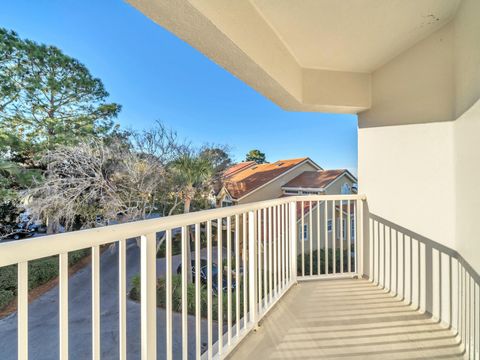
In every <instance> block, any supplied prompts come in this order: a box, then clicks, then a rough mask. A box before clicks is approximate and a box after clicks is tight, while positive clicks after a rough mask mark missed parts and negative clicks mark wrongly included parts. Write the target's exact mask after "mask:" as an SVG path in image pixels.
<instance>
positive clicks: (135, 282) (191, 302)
mask: <svg viewBox="0 0 480 360" xmlns="http://www.w3.org/2000/svg"><path fill="white" fill-rule="evenodd" d="M239 286H240V288H239V291H240V317H242V316H243V285H242V283H241V282H240V283H239ZM129 296H130V298H131V299H132V300H135V301H140V276H139V275H137V276H135V277H133V279H132V288H131V290H130V292H129ZM166 298H167V290H166V281H165V278H159V279H157V306H158V307H162V308H165V307H166ZM207 298H208V291H207V287H206V286H205V285H204V284H202V286H201V288H200V308H201V316H202V317H207V315H208V314H207V311H208V307H207ZM212 298H213V301H212V318H213V320H217V319H218V297H217V294H213V297H212ZM231 299H232V316H233V319H234V321H235V314H236V290H232V292H231ZM227 301H228V299H227V292H226V291H224V292H223V296H222V302H223V321H227V304H228V302H227ZM172 309H173V311H175V312H181V311H182V277H181V275H180V274H178V275H173V276H172ZM187 312H188V314H190V315H195V284H194V283H192V284H188V285H187Z"/></svg>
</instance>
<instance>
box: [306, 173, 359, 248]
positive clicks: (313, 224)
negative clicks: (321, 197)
mask: <svg viewBox="0 0 480 360" xmlns="http://www.w3.org/2000/svg"><path fill="white" fill-rule="evenodd" d="M345 183H348V184H349V185H350V187H351V186H352V185H353V184H354V182H353V181H352V180H351V179H350V178H349V177H347V176H345V175H342V177H340V178H339V179H338V180H337V181H335V182H334V183H332V184H331V186H329V187H328V188H327V189H326V191H325V195H335V194H340V193H341V187H342V185H343V184H345ZM354 203H355V202H354V201H351V202H350V206H351V207H353V206H354ZM336 204H337V205H339V202H338V201H337V202H336ZM345 204H346V203H345ZM297 206H300V204H298V205H297ZM319 210H320V214H319V213H318V211H319ZM332 213H333V212H332V203H331V202H329V203H328V209H327V219H328V220H331V219H332ZM319 215H320V218H319V217H318V216H319ZM344 215H345V214H344ZM344 218H345V216H344ZM303 221H304V225H305V224H307V227H308V238H307V239H304V240H303V241H304V247H305V253H309V252H310V242H312V249H313V250H316V249H317V248H318V243H319V242H318V239H319V235H320V248H324V247H325V227H326V224H325V204H324V203H323V202H320V206H319V207H315V208H314V209H313V211H311V219H310V212H308V213H307V214H305V216H304V218H303ZM318 224H320V227H319V226H318ZM335 224H336V229H335V230H336V247H337V248H340V233H339V232H338V229H337V227H338V225H339V224H340V213H339V212H338V211H337V213H336V222H335ZM301 228H302V226H301V220H299V221H298V234H297V251H298V253H299V254H300V253H301V252H300V251H301V249H302V233H301ZM310 230H311V234H312V236H310ZM319 230H320V233H319ZM328 239H329V247H332V246H333V245H332V239H333V238H332V232H328ZM344 248H345V249H347V242H346V239H344Z"/></svg>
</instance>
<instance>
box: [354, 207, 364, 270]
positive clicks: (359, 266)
mask: <svg viewBox="0 0 480 360" xmlns="http://www.w3.org/2000/svg"><path fill="white" fill-rule="evenodd" d="M355 223H356V224H357V229H356V230H357V237H358V239H357V246H358V249H355V252H356V253H357V254H356V256H357V269H355V271H356V272H357V275H358V277H359V278H360V279H361V278H362V277H363V250H364V247H365V244H364V243H363V199H357V219H356V220H355Z"/></svg>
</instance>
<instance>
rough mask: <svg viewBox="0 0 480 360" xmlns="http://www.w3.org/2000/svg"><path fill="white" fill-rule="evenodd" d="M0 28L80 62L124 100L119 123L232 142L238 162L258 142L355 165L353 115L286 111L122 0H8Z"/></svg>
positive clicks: (274, 153)
mask: <svg viewBox="0 0 480 360" xmlns="http://www.w3.org/2000/svg"><path fill="white" fill-rule="evenodd" d="M0 26H2V27H5V28H8V29H13V30H15V31H17V32H18V33H19V35H20V36H21V37H23V38H29V39H32V40H35V41H37V42H42V43H46V44H51V45H55V46H57V47H59V48H61V49H62V50H63V51H64V52H65V53H66V54H68V55H70V56H73V57H75V58H77V59H78V60H80V61H81V62H82V63H84V64H85V65H86V66H87V67H88V68H89V69H90V71H91V72H92V74H93V75H94V76H96V77H99V78H100V79H102V81H103V82H104V84H105V87H106V89H107V90H108V91H109V93H110V98H111V101H114V102H117V103H120V104H122V106H123V110H122V112H121V114H120V116H119V118H118V122H119V123H120V124H121V125H122V126H124V127H132V128H136V129H142V128H148V127H149V126H151V124H152V122H153V121H155V120H160V121H162V122H164V123H165V124H166V125H168V126H169V127H171V128H173V129H175V130H177V132H178V133H179V135H180V136H181V137H182V138H186V139H189V140H191V141H192V142H193V143H194V144H198V145H201V144H204V143H216V144H226V145H229V146H230V148H231V150H232V155H233V157H234V159H235V160H237V161H241V160H243V158H244V155H245V153H246V152H247V151H248V150H250V149H252V148H258V149H260V150H262V151H263V152H265V153H266V155H267V160H269V161H275V160H278V159H282V158H283V159H285V158H294V157H303V156H309V157H311V158H312V159H313V160H315V161H316V162H317V163H318V164H319V165H321V166H322V167H324V168H340V167H342V168H348V169H350V170H352V171H353V172H354V173H355V174H356V172H357V171H356V168H357V118H356V116H353V115H338V114H337V115H335V114H320V113H296V112H287V111H284V110H282V109H281V108H280V107H278V106H277V105H275V104H274V103H272V102H271V101H270V100H268V99H267V98H265V97H264V96H263V95H261V94H259V93H257V92H256V91H255V90H253V89H252V88H250V87H249V86H247V85H245V84H244V83H243V82H242V81H240V80H238V79H237V78H235V77H234V76H233V75H231V74H230V73H228V72H227V71H225V70H224V69H222V68H221V67H219V66H218V65H216V64H215V63H213V62H212V61H210V60H209V59H208V58H206V57H205V56H203V55H202V54H201V53H199V52H198V51H197V50H195V49H194V48H192V47H190V46H189V45H188V44H186V43H185V42H183V41H182V40H180V39H178V38H176V37H175V36H174V35H172V34H170V33H169V32H167V31H166V30H164V29H163V28H161V27H160V26H158V25H156V24H154V23H153V22H152V21H150V20H149V19H148V18H146V17H145V16H144V15H143V14H141V13H140V12H138V11H137V10H136V9H134V8H133V7H131V6H130V5H129V4H127V3H125V2H123V1H121V0H82V1H78V0H75V1H74V0H7V1H3V2H2V9H1V11H0Z"/></svg>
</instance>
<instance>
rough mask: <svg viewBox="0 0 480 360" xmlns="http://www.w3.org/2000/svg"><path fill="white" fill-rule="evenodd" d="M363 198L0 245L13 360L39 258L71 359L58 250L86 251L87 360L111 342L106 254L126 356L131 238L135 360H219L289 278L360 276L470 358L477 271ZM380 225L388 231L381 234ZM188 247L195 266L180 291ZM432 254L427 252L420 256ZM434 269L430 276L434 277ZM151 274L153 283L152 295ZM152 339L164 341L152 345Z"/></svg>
mask: <svg viewBox="0 0 480 360" xmlns="http://www.w3.org/2000/svg"><path fill="white" fill-rule="evenodd" d="M365 200H366V198H365V196H363V195H335V196H316V195H312V196H296V197H285V198H280V199H275V200H271V201H263V202H257V203H251V204H246V205H239V206H234V207H228V208H221V209H213V210H206V211H200V212H194V213H190V214H184V215H175V216H170V217H165V218H160V219H152V220H145V221H139V222H133V223H126V224H120V225H113V226H108V227H103V228H97V229H90V230H84V231H77V232H71V233H64V234H58V235H51V236H45V237H40V238H33V239H28V240H21V241H15V242H10V243H4V244H1V245H0V267H3V266H8V265H17V269H18V291H17V293H18V296H17V323H18V325H17V329H18V330H17V332H18V333H17V343H18V345H17V349H18V354H17V356H18V359H28V357H29V356H28V355H29V354H28V350H29V313H28V311H29V302H28V268H29V267H28V266H29V262H31V261H33V260H36V259H40V258H44V257H51V256H58V259H59V262H58V264H59V279H58V288H59V291H58V319H59V320H58V321H59V332H58V337H59V338H58V347H59V355H60V358H61V359H68V358H69V355H70V357H71V358H76V357H75V349H70V350H69V339H70V338H71V337H72V336H75V335H76V334H72V333H71V331H70V325H71V324H70V322H69V314H71V313H72V312H75V311H76V309H75V308H69V301H68V299H69V266H68V254H69V253H70V252H72V251H76V250H80V249H85V248H91V274H92V275H91V284H85V286H87V287H89V288H90V291H91V311H90V316H91V344H92V345H91V348H92V358H93V359H100V357H101V344H102V341H114V340H113V339H111V338H102V337H101V331H100V330H101V321H102V316H101V311H100V309H101V306H100V305H101V301H102V296H101V294H102V291H101V290H102V289H101V280H100V279H101V269H100V262H101V257H102V256H104V255H103V254H104V253H103V252H102V250H103V249H104V248H106V246H107V245H109V246H112V245H114V246H115V249H116V250H117V251H118V269H117V273H118V278H117V279H118V280H117V281H118V288H117V289H118V290H117V291H118V293H117V294H116V295H115V296H117V297H118V328H117V329H110V330H111V331H115V332H118V344H117V345H116V347H117V349H118V356H117V355H115V358H117V357H118V358H120V359H122V360H125V359H127V353H128V347H129V346H131V345H130V341H129V340H130V339H129V338H127V330H128V329H129V327H130V325H131V324H130V323H129V322H128V321H127V302H128V301H129V300H128V295H127V293H128V290H129V286H130V281H131V279H130V278H129V277H128V276H129V275H128V274H127V270H126V269H127V241H133V240H132V239H136V240H137V242H138V244H139V247H140V260H139V262H140V266H139V273H140V289H141V290H140V319H139V321H140V333H141V334H140V339H141V340H140V346H139V348H140V349H141V358H142V359H157V358H166V359H173V358H179V357H182V358H184V359H187V358H193V357H195V358H197V359H200V358H205V359H213V358H224V357H226V356H227V355H228V354H229V353H231V351H232V350H233V349H234V348H235V347H236V346H238V345H239V343H240V341H241V340H242V339H243V338H244V337H245V336H246V335H247V334H249V333H250V332H251V331H252V330H254V329H255V328H256V327H257V326H258V323H259V321H260V320H261V319H262V318H263V317H264V316H265V315H266V314H267V313H268V312H269V311H270V310H271V309H272V308H273V307H274V306H275V304H276V303H277V302H278V301H279V299H281V298H282V296H283V295H284V294H285V293H286V292H287V291H288V290H289V289H290V287H291V286H292V285H293V284H295V283H297V282H298V281H304V280H321V279H325V278H340V277H356V276H358V277H361V276H364V275H367V276H369V278H370V280H371V281H373V282H375V283H378V285H380V286H382V287H385V288H387V289H388V290H390V291H391V292H395V294H398V295H399V296H400V297H401V298H402V299H403V300H406V301H409V302H410V303H416V302H418V304H420V305H419V309H421V310H424V311H427V312H431V313H432V314H433V315H434V316H437V317H438V319H439V321H443V322H445V323H446V324H448V325H449V326H451V327H452V328H453V329H457V330H458V336H459V338H460V340H461V342H462V344H464V345H465V352H466V354H468V356H469V358H471V359H475V358H478V351H479V341H478V338H479V325H480V324H479V313H480V311H479V303H480V301H479V296H480V294H479V279H478V275H477V274H476V273H475V272H474V271H473V270H472V269H471V268H470V267H469V266H468V264H466V262H465V261H463V259H462V258H461V257H460V256H459V255H458V254H457V253H455V252H453V251H451V250H449V249H447V248H445V247H442V246H440V245H438V244H436V243H434V242H432V241H430V240H428V241H427V240H426V239H424V238H421V237H419V236H414V235H415V234H412V233H408V231H407V230H406V229H403V228H400V227H395V226H394V224H391V223H388V222H386V221H385V220H383V219H381V218H379V217H377V216H375V215H369V214H366V213H365V217H364V211H365V212H366V210H364V209H366V206H365V204H364V203H365ZM380 227H381V229H383V230H382V231H383V233H381V231H380V230H379V229H380ZM385 229H390V230H388V231H390V233H389V234H390V235H389V236H388V237H387V236H385V234H386V232H385V231H387V230H385ZM391 229H395V230H394V231H395V234H396V237H392V235H391V234H392V231H393V230H391ZM364 234H367V235H368V236H364ZM398 234H403V237H401V238H400V237H399V235H398ZM162 240H164V241H165V246H166V249H165V262H164V263H162V265H161V266H164V268H163V270H162V271H161V272H162V274H163V275H161V276H160V275H159V274H158V261H157V250H158V249H157V244H158V242H159V241H162ZM188 241H191V243H192V244H193V247H192V249H191V250H192V264H193V265H194V268H195V269H196V270H197V271H195V276H193V285H190V287H189V284H188V283H189V281H188V278H189V276H188V275H189V274H188V271H189V267H188V266H187V264H188V263H189V256H188V252H187V249H188V244H189V243H188ZM175 242H180V243H181V251H180V255H178V256H180V258H181V259H180V264H181V265H180V266H179V272H180V274H181V281H180V285H179V286H180V287H181V304H180V307H177V308H176V309H174V300H173V296H174V293H175V292H176V291H177V290H178V289H176V288H175V287H176V286H177V285H178V283H175V284H174V277H175V276H177V275H175V273H176V269H174V261H173V260H174V258H175V254H174V250H175V248H176V247H175V246H174V245H175ZM225 250H226V251H225ZM432 252H433V253H434V255H435V256H434V257H432V256H429V255H428V253H430V254H431V253H432ZM202 253H203V254H206V259H202V258H201V254H202ZM205 264H206V265H205ZM435 266H436V267H437V268H438V269H440V270H441V271H440V272H438V271H434V270H435V269H434V267H435ZM201 268H204V273H203V274H204V276H205V277H206V279H205V278H202V276H201V274H200V271H198V269H201ZM215 268H217V269H218V271H217V272H216V273H214V271H213V270H214V269H215ZM442 269H443V270H442ZM102 271H103V270H102ZM432 274H433V275H432ZM445 274H448V276H447V275H445ZM159 277H162V278H164V287H165V296H164V298H162V299H159V295H158V294H157V292H158V289H159V286H160V285H159V280H158V278H159ZM224 278H226V281H224ZM445 283H448V284H449V286H448V287H447V286H445ZM176 284H177V285H176ZM162 286H163V285H162ZM192 287H193V288H194V291H193V292H192V291H189V289H192ZM414 287H415V289H416V290H413V288H414ZM204 291H206V299H204V298H203V297H202V294H203V293H204ZM422 296H423V297H422ZM422 301H423V303H422ZM160 303H161V304H162V306H164V309H165V310H164V311H165V319H164V321H162V322H159V321H157V319H158V317H157V311H158V310H157V309H158V308H157V306H158V305H160ZM189 308H190V309H191V308H194V312H193V314H192V311H190V314H189ZM175 310H177V311H180V314H179V315H175ZM178 317H180V321H177V322H176V320H175V319H176V318H178ZM179 328H181V329H179ZM102 330H103V327H102ZM178 330H181V331H178ZM175 334H177V335H175ZM180 334H181V335H180ZM159 338H160V339H164V343H163V341H162V344H164V346H163V345H162V346H158V341H159V340H158V339H159ZM115 341H117V340H115ZM56 344H57V343H55V346H57V345H56ZM52 346H54V345H53V344H52ZM0 350H1V349H0ZM475 356H477V357H475Z"/></svg>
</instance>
